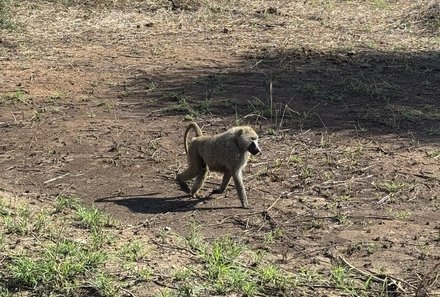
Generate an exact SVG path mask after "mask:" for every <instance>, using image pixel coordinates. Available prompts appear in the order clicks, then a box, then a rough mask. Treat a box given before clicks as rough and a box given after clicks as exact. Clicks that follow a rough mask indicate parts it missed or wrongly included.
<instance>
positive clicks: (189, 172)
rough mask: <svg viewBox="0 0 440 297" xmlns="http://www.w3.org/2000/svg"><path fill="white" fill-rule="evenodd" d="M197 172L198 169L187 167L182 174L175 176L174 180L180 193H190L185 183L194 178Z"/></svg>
mask: <svg viewBox="0 0 440 297" xmlns="http://www.w3.org/2000/svg"><path fill="white" fill-rule="evenodd" d="M199 171H200V169H198V168H197V167H188V168H187V169H185V170H184V171H183V172H182V173H179V174H177V177H176V180H177V183H178V184H179V186H180V189H181V190H182V191H184V192H185V193H188V194H190V193H191V190H190V189H189V187H188V184H187V183H186V181H187V180H190V179H193V178H194V177H196V176H197V174H198V173H199Z"/></svg>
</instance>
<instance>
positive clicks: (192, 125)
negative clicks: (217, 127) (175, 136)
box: [183, 122, 203, 154]
mask: <svg viewBox="0 0 440 297" xmlns="http://www.w3.org/2000/svg"><path fill="white" fill-rule="evenodd" d="M191 129H193V130H194V132H196V137H199V136H202V135H203V134H202V130H201V129H200V127H199V125H197V123H195V122H191V123H190V124H189V125H188V127H187V128H186V130H185V135H184V136H183V143H184V145H185V153H187V154H188V133H189V131H190V130H191Z"/></svg>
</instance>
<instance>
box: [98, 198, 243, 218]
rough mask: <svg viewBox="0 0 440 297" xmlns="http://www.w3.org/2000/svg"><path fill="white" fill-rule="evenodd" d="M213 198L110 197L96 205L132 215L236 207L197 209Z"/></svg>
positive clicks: (100, 200)
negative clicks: (118, 208) (108, 205)
mask: <svg viewBox="0 0 440 297" xmlns="http://www.w3.org/2000/svg"><path fill="white" fill-rule="evenodd" d="M209 200H213V198H210V197H207V198H200V199H196V198H191V196H190V195H179V196H174V197H164V196H161V195H160V193H149V194H144V195H132V196H112V197H104V198H99V199H96V200H95V202H96V203H113V204H116V205H119V206H124V207H126V208H128V209H129V210H130V211H132V212H134V213H144V214H163V213H168V212H175V213H176V212H189V211H194V210H200V211H203V210H207V211H211V210H216V209H233V208H238V207H198V205H199V204H204V203H206V202H207V201H209Z"/></svg>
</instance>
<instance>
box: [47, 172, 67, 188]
mask: <svg viewBox="0 0 440 297" xmlns="http://www.w3.org/2000/svg"><path fill="white" fill-rule="evenodd" d="M69 174H70V173H69V172H67V173H66V174H63V175H60V176H57V177H54V178H51V179H48V180H47V181H45V182H43V185H45V184H48V183H51V182H53V181H56V180H58V179H61V178H63V177H66V176H68V175H69Z"/></svg>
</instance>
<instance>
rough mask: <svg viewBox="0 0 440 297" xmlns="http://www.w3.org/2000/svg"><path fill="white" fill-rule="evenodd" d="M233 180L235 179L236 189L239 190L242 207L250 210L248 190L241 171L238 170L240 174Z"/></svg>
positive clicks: (237, 173)
mask: <svg viewBox="0 0 440 297" xmlns="http://www.w3.org/2000/svg"><path fill="white" fill-rule="evenodd" d="M233 179H234V184H235V188H236V189H237V194H238V197H239V198H240V201H241V206H242V207H243V208H249V203H248V200H247V196H246V190H245V189H244V184H243V175H242V173H241V170H238V172H236V173H235V174H234V175H233Z"/></svg>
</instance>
